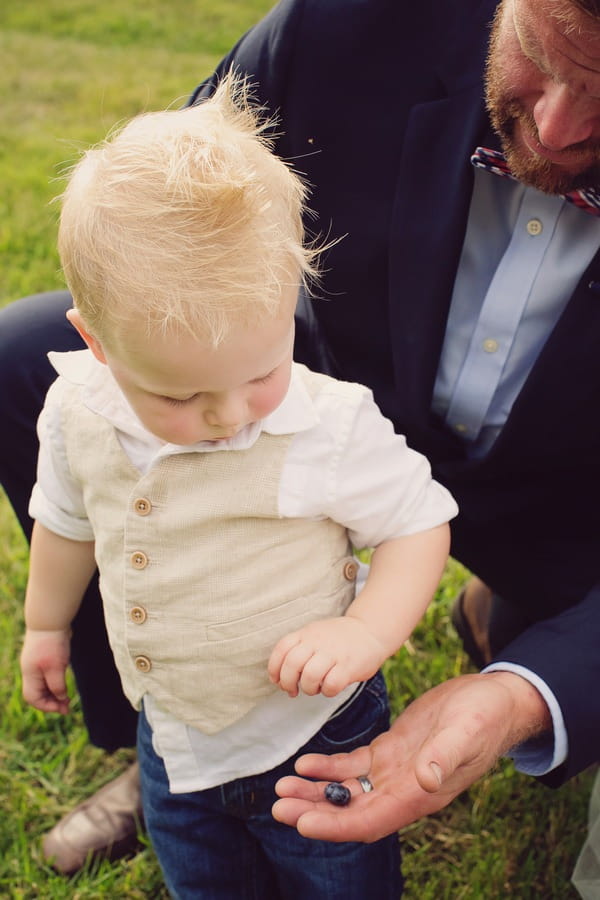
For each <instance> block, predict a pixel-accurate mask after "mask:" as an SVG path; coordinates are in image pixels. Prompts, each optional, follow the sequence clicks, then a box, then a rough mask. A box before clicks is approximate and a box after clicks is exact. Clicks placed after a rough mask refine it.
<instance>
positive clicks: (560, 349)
mask: <svg viewBox="0 0 600 900" xmlns="http://www.w3.org/2000/svg"><path fill="white" fill-rule="evenodd" d="M495 5H496V4H495V0H420V2H419V3H401V2H399V0H283V2H281V3H280V4H279V5H278V6H277V7H276V8H275V9H274V10H272V12H271V13H270V14H269V15H268V16H267V17H266V18H265V19H264V20H263V21H262V22H261V23H260V24H259V25H258V26H256V27H255V28H254V29H252V30H251V31H250V32H249V33H248V34H247V35H246V36H245V37H244V38H242V40H241V41H240V42H239V44H238V45H237V46H236V48H234V50H233V51H232V53H231V54H230V55H229V56H228V57H227V58H226V59H225V60H224V61H223V63H222V64H221V66H220V68H219V73H218V74H221V73H223V72H224V71H226V70H227V69H228V68H229V67H230V66H232V65H234V66H236V67H237V68H238V69H240V70H241V71H243V72H246V73H248V74H249V75H250V76H251V80H252V81H253V82H254V83H255V85H256V95H257V98H258V99H259V100H260V101H261V102H263V103H264V104H265V105H266V106H267V107H268V109H269V110H270V111H271V112H276V113H277V114H278V116H279V119H280V126H279V136H278V137H277V142H276V149H277V152H278V153H279V154H280V155H281V156H282V157H283V158H285V159H286V160H288V161H290V162H292V163H293V165H294V166H295V168H296V169H297V170H298V171H299V172H302V173H304V174H305V176H306V177H307V179H308V181H309V182H310V184H311V185H312V186H313V190H312V194H311V201H310V202H311V206H312V208H313V209H314V210H315V211H316V213H317V217H316V219H308V220H307V225H308V227H309V229H310V230H312V231H314V232H316V233H320V234H323V235H326V236H327V237H328V238H338V237H341V236H344V237H343V239H342V240H341V241H340V242H339V243H338V244H336V246H335V247H333V248H332V249H331V250H330V251H329V252H328V253H327V256H326V259H325V263H324V265H325V269H326V273H325V277H324V281H323V289H322V291H321V298H320V299H318V300H315V301H314V302H312V303H311V309H312V310H313V312H314V315H315V317H316V325H317V327H318V333H319V336H320V337H319V341H320V347H321V350H322V349H323V348H326V351H327V354H328V363H327V365H328V368H329V369H330V370H331V371H332V372H333V374H336V375H338V376H340V377H342V378H345V379H348V380H355V381H360V382H363V383H365V384H367V385H369V386H370V387H371V388H372V389H373V391H374V393H375V397H376V399H377V401H378V403H379V405H380V407H381V408H382V410H383V412H384V413H385V414H386V415H387V416H389V417H390V418H391V419H392V420H393V422H394V424H395V426H396V429H397V430H398V431H401V432H403V433H405V434H406V435H407V438H408V441H409V443H410V444H411V445H412V446H413V447H415V448H416V449H418V450H421V451H422V452H423V453H425V454H426V455H427V456H428V457H429V459H430V461H431V463H432V467H433V471H434V474H435V476H436V478H438V479H439V480H440V481H441V482H442V483H444V484H445V485H446V486H447V487H448V488H449V489H450V490H451V491H452V492H453V494H454V495H455V497H456V499H457V502H458V503H459V506H460V515H459V517H458V518H457V519H456V520H455V521H454V522H453V523H452V554H453V555H454V556H455V557H456V558H457V559H459V560H461V561H462V562H463V563H464V564H465V565H467V566H468V567H469V568H471V569H472V570H473V571H474V572H476V573H477V574H478V575H479V576H480V577H482V578H483V579H484V580H485V581H486V582H487V583H488V584H490V585H491V586H492V587H493V588H494V590H495V591H496V592H497V593H499V594H500V595H501V596H504V597H506V598H507V599H509V600H511V601H512V602H513V603H515V604H517V605H518V606H519V608H520V609H521V610H522V611H523V612H524V613H525V614H526V615H527V617H528V620H529V621H530V622H531V623H532V625H531V626H530V627H529V628H528V629H527V630H526V631H525V632H524V633H523V634H522V635H521V636H520V637H519V638H518V639H517V640H515V641H514V642H512V643H511V644H510V645H509V646H508V647H506V648H505V649H504V650H503V652H502V654H501V657H502V659H504V660H508V661H512V662H515V663H519V664H521V665H524V666H526V667H528V668H529V669H532V670H533V671H535V672H536V673H538V674H539V675H540V677H541V678H543V679H544V681H546V683H547V684H548V685H549V686H550V687H551V689H552V690H553V691H554V693H555V695H556V697H557V699H558V701H559V703H560V705H561V708H562V711H563V715H564V717H565V723H566V728H567V733H568V738H569V757H568V760H567V762H566V764H565V765H563V766H562V767H561V768H560V769H559V770H558V771H557V772H555V773H553V775H552V776H550V778H549V779H547V780H548V781H550V782H551V783H559V782H560V781H561V780H564V779H565V778H567V777H569V776H570V775H572V774H574V773H575V772H577V771H580V770H581V769H582V768H584V767H585V766H587V765H589V764H590V763H592V762H593V761H595V760H597V759H598V758H600V584H598V582H599V581H600V402H599V401H600V362H599V360H600V293H597V292H596V291H595V290H594V289H593V285H594V284H595V283H598V282H600V258H599V256H596V257H595V258H594V260H593V261H592V263H591V265H590V266H589V268H588V269H587V271H585V272H582V276H581V280H580V283H579V285H578V287H577V289H576V291H575V293H574V294H573V296H572V298H571V299H570V301H569V304H568V306H567V308H566V310H565V312H564V314H563V316H562V318H561V319H560V321H559V323H558V324H557V326H556V328H555V329H554V331H553V333H552V334H551V336H550V338H549V339H548V341H547V343H546V345H545V347H544V348H543V350H542V352H541V354H540V356H539V358H538V360H537V362H536V364H535V366H534V368H533V370H532V372H531V374H530V376H529V378H528V379H527V382H526V384H525V386H524V388H523V390H522V391H521V394H520V395H519V397H518V399H517V401H516V402H515V404H514V407H513V409H512V411H511V413H510V416H509V419H508V421H507V423H506V425H505V427H504V428H503V430H502V433H501V435H500V436H499V438H498V439H497V442H496V444H495V446H494V447H493V449H492V450H491V451H490V452H489V454H488V455H487V456H486V457H485V459H483V460H479V461H469V460H467V458H466V455H465V453H464V447H463V445H462V443H461V441H460V440H459V439H457V438H456V437H455V436H454V435H452V434H451V433H450V432H449V430H448V429H446V428H444V427H443V425H442V424H441V423H440V422H439V421H437V420H436V418H435V416H434V415H433V414H432V412H431V400H432V391H433V386H434V380H435V376H436V371H437V366H438V360H439V355H440V350H441V347H442V342H443V338H444V331H445V326H446V318H447V312H448V307H449V304H450V298H451V292H452V286H453V281H454V277H455V273H456V269H457V265H458V261H459V255H460V251H461V247H462V242H463V238H464V233H465V227H466V221H467V215H468V209H469V202H470V198H471V192H472V186H473V172H472V167H471V165H470V162H469V157H470V154H471V152H472V151H473V149H474V148H475V146H476V145H477V144H478V143H480V142H481V141H482V140H486V141H489V140H494V138H493V137H491V132H490V126H489V122H488V119H487V115H486V112H485V105H484V101H483V84H482V73H483V66H484V59H485V54H486V49H487V41H488V35H489V25H490V22H491V19H492V17H493V14H494V8H495ZM211 84H214V79H212V80H211V81H210V82H209V83H205V84H203V85H201V86H200V87H199V88H198V90H197V91H196V93H195V94H194V95H193V98H192V99H193V100H197V99H201V97H202V96H204V95H206V94H207V93H208V92H209V91H210V90H211ZM276 130H277V129H276ZM599 229H600V222H599ZM590 284H592V288H590ZM314 349H315V346H314V344H313V346H312V348H310V347H309V348H307V347H305V346H304V347H303V346H302V344H299V347H298V350H299V355H300V356H301V357H304V358H308V360H309V361H311V360H312V361H314V358H313V357H311V353H313V352H314Z"/></svg>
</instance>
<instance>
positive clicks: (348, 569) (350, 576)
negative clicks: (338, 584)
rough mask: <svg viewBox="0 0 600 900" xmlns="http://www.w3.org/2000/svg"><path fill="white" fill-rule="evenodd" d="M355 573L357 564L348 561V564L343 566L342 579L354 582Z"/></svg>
mask: <svg viewBox="0 0 600 900" xmlns="http://www.w3.org/2000/svg"><path fill="white" fill-rule="evenodd" d="M357 573H358V563H357V562H355V561H354V560H353V559H351V560H348V562H347V563H345V564H344V578H345V579H346V581H354V579H355V578H356V575H357Z"/></svg>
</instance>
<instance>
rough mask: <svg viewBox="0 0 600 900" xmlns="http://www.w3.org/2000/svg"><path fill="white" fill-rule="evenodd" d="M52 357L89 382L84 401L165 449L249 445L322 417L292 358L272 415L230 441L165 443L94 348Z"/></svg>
mask: <svg viewBox="0 0 600 900" xmlns="http://www.w3.org/2000/svg"><path fill="white" fill-rule="evenodd" d="M48 359H49V360H50V363H51V364H52V366H53V367H54V369H56V371H57V372H58V374H59V375H60V376H61V377H62V378H64V379H65V381H68V382H69V383H70V384H76V385H80V386H82V387H83V402H84V404H85V406H87V408H88V409H90V410H91V411H92V412H93V413H96V414H97V415H100V416H103V418H105V419H106V420H107V421H108V422H110V424H111V425H113V427H114V428H116V429H117V430H118V431H121V432H123V433H124V434H127V435H129V436H130V437H133V438H136V439H137V440H141V441H143V442H144V443H146V444H148V445H150V446H162V450H161V455H163V454H168V453H181V452H186V453H189V452H192V451H199V452H203V453H204V452H211V451H214V450H247V449H248V448H249V447H251V446H252V445H253V444H254V443H256V441H257V440H258V438H259V436H260V434H261V433H262V432H265V433H266V434H296V433H298V432H300V431H307V430H308V429H309V428H313V427H314V426H315V425H317V424H318V422H319V415H318V412H317V410H316V408H315V405H314V403H313V400H312V398H311V396H310V394H309V393H308V390H307V388H306V385H305V384H304V380H303V378H302V374H301V373H302V370H303V369H304V366H302V365H300V364H299V363H293V364H292V375H291V379H290V385H289V388H288V391H287V394H286V395H285V397H284V399H283V401H282V402H281V403H280V405H279V406H278V407H277V409H276V410H274V411H273V412H272V413H271V414H270V415H269V416H267V417H266V418H264V419H262V420H260V421H259V422H253V423H252V424H251V425H248V426H246V428H244V429H243V430H242V431H240V432H239V434H236V435H235V436H234V437H233V438H230V439H229V440H227V441H220V442H219V443H218V444H215V443H213V442H211V441H200V442H199V443H197V444H193V445H191V446H189V447H180V446H177V445H174V444H164V443H163V442H162V441H159V440H158V438H156V437H155V436H154V435H153V434H151V433H150V432H149V431H148V430H147V429H146V428H145V427H144V426H143V425H142V423H141V422H140V420H139V419H138V417H137V416H136V414H135V413H134V411H133V410H132V409H131V407H130V406H129V404H128V402H127V400H126V399H125V397H124V396H123V394H122V392H121V390H120V389H119V386H118V385H117V383H116V381H115V380H114V378H113V376H112V373H111V371H110V369H109V368H108V366H105V365H103V364H102V363H100V362H98V360H97V359H96V358H95V357H94V356H93V354H92V353H91V351H90V350H71V351H69V352H67V353H57V352H51V353H49V354H48Z"/></svg>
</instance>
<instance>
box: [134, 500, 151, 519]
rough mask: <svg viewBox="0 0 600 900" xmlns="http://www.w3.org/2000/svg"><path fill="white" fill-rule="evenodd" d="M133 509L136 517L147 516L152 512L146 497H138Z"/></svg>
mask: <svg viewBox="0 0 600 900" xmlns="http://www.w3.org/2000/svg"><path fill="white" fill-rule="evenodd" d="M133 508H134V510H135V511H136V513H137V514H138V516H147V515H149V514H150V513H151V511H152V504H151V503H150V501H149V500H148V499H147V498H146V497H138V498H137V500H134V503H133Z"/></svg>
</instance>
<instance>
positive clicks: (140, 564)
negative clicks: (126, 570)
mask: <svg viewBox="0 0 600 900" xmlns="http://www.w3.org/2000/svg"><path fill="white" fill-rule="evenodd" d="M131 565H132V566H133V568H134V569H145V568H146V566H147V565H148V557H147V556H146V554H145V553H142V551H141V550H136V551H135V553H132V554H131Z"/></svg>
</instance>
